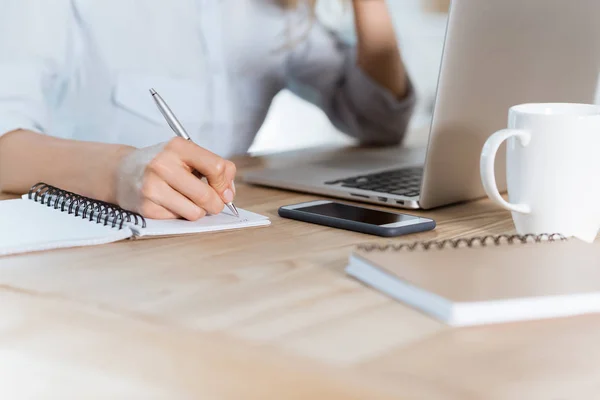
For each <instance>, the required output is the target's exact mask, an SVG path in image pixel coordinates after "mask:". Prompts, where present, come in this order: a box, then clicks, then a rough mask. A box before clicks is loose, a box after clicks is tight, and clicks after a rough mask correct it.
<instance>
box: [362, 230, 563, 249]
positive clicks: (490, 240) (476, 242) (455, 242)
mask: <svg viewBox="0 0 600 400" xmlns="http://www.w3.org/2000/svg"><path fill="white" fill-rule="evenodd" d="M564 240H567V238H566V237H564V236H563V235H561V234H558V233H552V234H540V235H535V234H526V235H487V236H477V237H472V238H460V239H446V240H440V241H435V240H432V241H427V242H414V243H395V244H362V245H358V249H359V250H363V251H366V252H372V251H402V250H408V251H414V250H430V249H438V250H441V249H444V248H454V249H456V248H459V247H482V246H488V245H493V246H498V245H501V244H503V243H507V244H514V243H521V244H525V243H541V242H557V241H564Z"/></svg>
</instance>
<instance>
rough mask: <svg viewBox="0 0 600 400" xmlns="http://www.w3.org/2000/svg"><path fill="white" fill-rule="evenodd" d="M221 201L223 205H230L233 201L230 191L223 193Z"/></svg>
mask: <svg viewBox="0 0 600 400" xmlns="http://www.w3.org/2000/svg"><path fill="white" fill-rule="evenodd" d="M223 200H225V203H231V202H232V201H233V192H232V191H231V189H227V190H226V191H225V192H223Z"/></svg>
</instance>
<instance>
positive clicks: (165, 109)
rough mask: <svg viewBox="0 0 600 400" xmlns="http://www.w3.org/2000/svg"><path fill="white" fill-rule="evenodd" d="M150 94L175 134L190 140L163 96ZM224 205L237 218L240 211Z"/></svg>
mask: <svg viewBox="0 0 600 400" xmlns="http://www.w3.org/2000/svg"><path fill="white" fill-rule="evenodd" d="M150 94H151V95H152V98H153V99H154V102H155V103H156V105H157V107H158V109H159V110H160V113H161V114H162V115H163V117H165V119H166V120H167V123H168V124H169V126H170V127H171V129H173V131H174V132H175V134H177V136H180V137H182V138H184V139H185V140H189V141H190V142H191V141H192V139H191V138H190V135H188V134H187V132H186V131H185V129H184V128H183V125H181V122H179V120H178V119H177V117H176V116H175V114H173V111H171V109H170V108H169V106H168V105H167V103H165V101H164V100H163V98H162V97H160V95H159V94H158V93H157V92H156V90H154V89H150ZM226 205H227V207H228V208H229V209H230V210H231V212H232V213H233V214H234V215H235V216H236V217H238V218H239V216H240V213H239V212H238V210H237V208H236V207H235V205H233V203H232V202H229V203H227V204H226Z"/></svg>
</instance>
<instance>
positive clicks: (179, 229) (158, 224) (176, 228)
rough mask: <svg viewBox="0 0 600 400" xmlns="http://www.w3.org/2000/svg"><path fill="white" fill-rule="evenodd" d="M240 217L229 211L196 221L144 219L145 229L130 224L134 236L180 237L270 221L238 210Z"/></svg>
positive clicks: (268, 222) (264, 223) (266, 223)
mask: <svg viewBox="0 0 600 400" xmlns="http://www.w3.org/2000/svg"><path fill="white" fill-rule="evenodd" d="M238 212H239V213H240V217H239V218H238V217H236V216H235V215H233V214H231V212H229V210H227V211H223V212H222V213H220V214H218V215H207V216H205V217H203V218H200V219H199V220H198V221H187V220H183V219H176V220H172V219H171V220H156V219H146V227H145V228H142V227H140V226H136V225H133V224H130V225H129V226H130V227H131V229H132V230H133V231H134V232H135V235H136V236H140V237H143V236H163V235H181V234H188V233H202V232H216V231H223V230H229V229H241V228H249V227H255V226H264V225H269V224H270V223H271V221H269V219H268V218H267V217H265V216H263V215H260V214H255V213H253V212H250V211H246V210H243V209H241V208H238Z"/></svg>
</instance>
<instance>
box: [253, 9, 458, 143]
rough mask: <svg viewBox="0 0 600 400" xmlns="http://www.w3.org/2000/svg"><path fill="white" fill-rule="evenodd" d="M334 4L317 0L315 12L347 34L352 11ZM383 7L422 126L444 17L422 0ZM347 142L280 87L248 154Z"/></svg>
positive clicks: (317, 112) (316, 112)
mask: <svg viewBox="0 0 600 400" xmlns="http://www.w3.org/2000/svg"><path fill="white" fill-rule="evenodd" d="M338 5H339V3H338V2H336V1H333V0H324V1H321V2H320V3H319V16H320V18H321V19H322V20H323V21H324V22H325V23H327V24H328V25H330V26H332V27H334V28H335V29H337V30H339V31H340V32H341V33H342V34H343V35H344V36H347V37H348V38H352V37H353V32H352V14H351V13H348V12H346V13H344V14H342V12H343V10H341V9H340V8H339V7H338ZM388 6H389V7H390V10H391V12H392V14H393V18H394V22H395V26H396V33H397V34H398V40H399V44H400V48H401V51H402V55H403V58H404V61H405V63H406V65H407V69H408V72H409V74H410V76H411V78H412V80H413V83H414V85H415V88H416V91H417V95H418V98H419V102H418V105H417V110H416V113H415V116H414V117H413V119H412V121H411V128H419V127H423V126H426V125H428V124H429V121H430V117H431V106H432V102H433V98H434V96H435V89H436V85H437V78H438V72H439V63H440V58H441V54H442V46H443V41H444V34H445V28H446V15H445V14H431V13H427V14H425V13H423V12H422V11H421V0H388ZM350 40H351V39H350ZM282 133H284V134H282ZM411 139H412V140H416V141H419V140H421V141H422V140H426V138H411ZM346 142H349V139H348V138H347V137H346V136H345V135H343V134H341V133H340V132H338V131H337V130H336V129H335V128H334V127H333V126H332V125H331V124H330V123H329V121H328V119H327V117H325V115H324V114H323V112H321V110H319V109H318V108H316V107H314V106H313V105H311V104H307V103H306V102H304V101H302V100H300V99H298V98H297V97H295V96H294V95H292V94H291V93H289V92H287V91H283V92H281V93H280V94H279V95H278V96H277V97H276V99H275V101H274V103H273V106H272V107H271V110H270V111H269V115H268V117H267V120H266V122H265V124H264V125H263V127H262V128H261V130H260V131H259V133H258V136H257V138H256V141H255V142H254V144H253V146H252V147H251V148H250V152H252V153H254V154H257V153H269V152H273V151H282V150H291V149H297V148H303V147H310V146H315V145H321V144H328V143H346Z"/></svg>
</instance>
